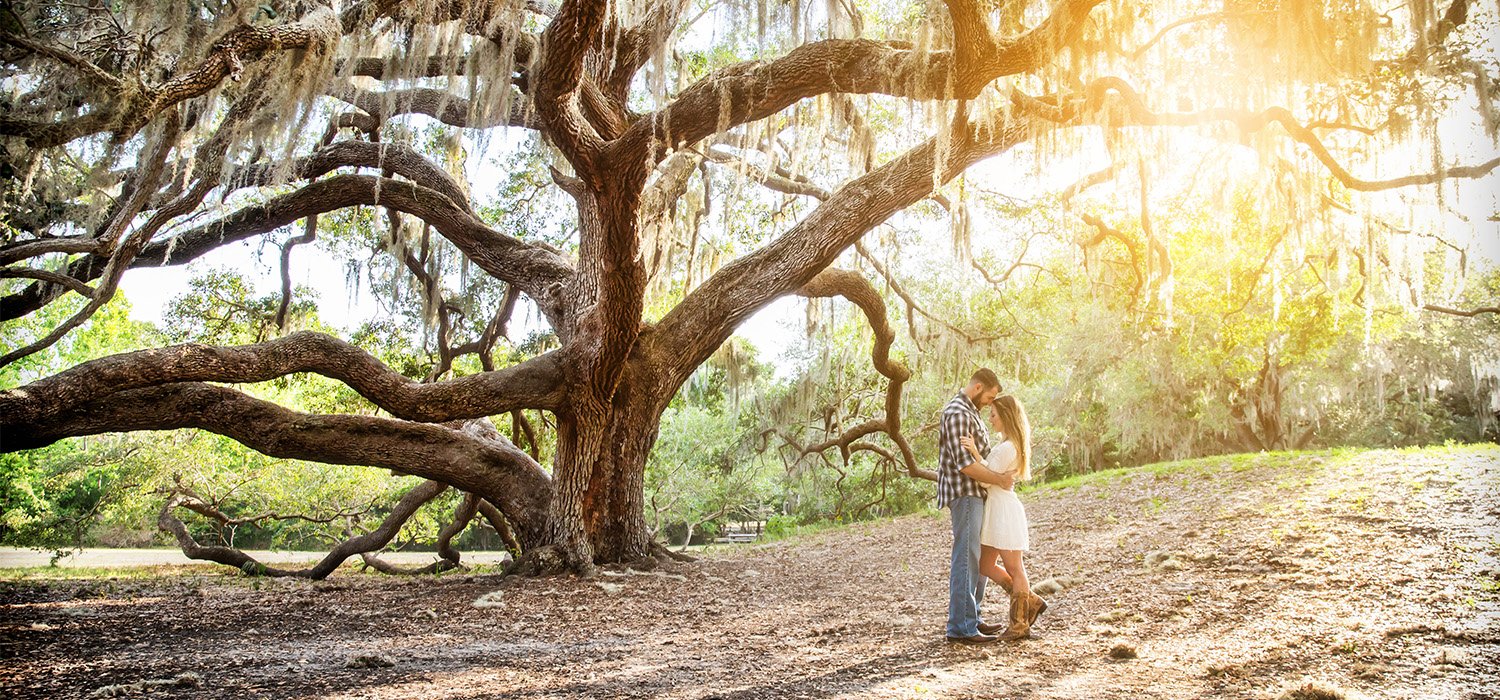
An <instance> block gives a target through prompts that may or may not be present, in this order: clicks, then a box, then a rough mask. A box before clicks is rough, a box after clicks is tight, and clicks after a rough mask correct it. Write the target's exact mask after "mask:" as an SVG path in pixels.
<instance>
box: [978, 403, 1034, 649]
mask: <svg viewBox="0 0 1500 700" xmlns="http://www.w3.org/2000/svg"><path fill="white" fill-rule="evenodd" d="M990 427H991V428H993V429H994V430H995V431H996V433H998V435H997V436H996V441H998V442H999V444H997V445H995V446H994V447H992V448H990V455H989V458H988V459H986V458H985V456H984V455H982V454H980V453H979V450H978V448H976V447H975V445H974V441H973V439H971V438H967V437H966V438H964V439H963V440H962V441H961V442H962V443H963V446H964V449H966V450H968V452H969V454H970V456H972V457H973V458H974V464H981V465H984V466H985V467H986V468H988V469H989V470H990V471H992V472H995V473H996V474H998V475H1000V476H1009V477H1010V478H1011V481H1012V483H1014V482H1015V481H1024V480H1026V479H1027V478H1029V477H1030V476H1031V424H1030V422H1029V421H1027V420H1026V409H1025V408H1024V407H1022V406H1021V402H1020V401H1018V400H1016V397H1014V396H1009V395H1006V396H1001V397H1000V398H998V399H995V402H994V403H993V404H991V406H990ZM988 489H989V494H988V496H986V498H985V501H984V529H983V530H982V531H981V533H980V536H979V542H980V547H979V552H980V554H979V571H980V573H982V574H984V575H985V576H987V577H989V579H990V580H991V581H994V582H995V583H997V584H999V585H1000V587H1001V588H1003V589H1005V592H1006V593H1009V594H1010V620H1009V626H1008V627H1007V628H1006V630H1005V633H1004V634H1002V635H1000V638H1001V639H1003V640H1005V641H1014V640H1017V639H1023V638H1025V637H1029V636H1031V625H1032V623H1034V622H1036V618H1037V616H1039V615H1041V614H1042V612H1043V611H1045V610H1046V609H1047V602H1046V601H1044V600H1042V599H1041V597H1040V596H1037V595H1036V594H1034V593H1032V592H1031V584H1030V582H1029V581H1027V580H1026V565H1025V564H1024V563H1023V562H1022V561H1021V556H1022V553H1023V552H1025V551H1026V550H1027V549H1029V548H1030V544H1031V542H1030V537H1029V535H1028V532H1027V530H1028V526H1027V523H1026V509H1025V508H1024V507H1022V506H1021V500H1020V499H1019V498H1016V492H1015V491H1014V490H1012V489H1010V488H1004V487H1001V486H996V485H993V484H991V485H989V486H988ZM997 560H998V563H997ZM1002 564H1003V565H1004V568H1001V565H1002Z"/></svg>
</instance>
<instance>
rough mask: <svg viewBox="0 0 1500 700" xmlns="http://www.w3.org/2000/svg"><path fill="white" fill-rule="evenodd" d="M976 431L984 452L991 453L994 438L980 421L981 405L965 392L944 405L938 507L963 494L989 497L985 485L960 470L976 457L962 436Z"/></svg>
mask: <svg viewBox="0 0 1500 700" xmlns="http://www.w3.org/2000/svg"><path fill="white" fill-rule="evenodd" d="M965 435H972V436H973V437H974V444H975V446H977V447H978V448H979V453H980V454H989V452H990V438H989V434H988V432H987V431H986V430H985V429H984V424H982V423H980V422H979V409H977V408H975V407H974V402H973V401H970V400H969V397H967V396H965V395H964V393H963V392H961V391H960V392H958V396H955V397H953V400H952V401H949V402H948V405H947V406H945V407H944V408H943V418H942V423H941V424H940V425H939V427H938V492H937V496H938V507H939V508H942V507H944V506H946V505H948V504H949V503H951V502H953V500H954V499H957V498H958V497H959V496H978V497H980V498H984V497H985V490H984V485H983V484H980V483H979V482H977V481H975V480H973V479H970V478H969V477H967V476H964V475H963V474H962V473H960V472H959V471H958V470H959V469H962V468H963V467H965V466H967V465H968V464H969V463H970V462H972V461H973V459H972V458H971V457H970V455H969V452H968V450H965V449H964V446H963V445H961V444H959V442H958V439H959V438H961V437H963V436H965Z"/></svg>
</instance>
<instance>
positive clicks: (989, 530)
mask: <svg viewBox="0 0 1500 700" xmlns="http://www.w3.org/2000/svg"><path fill="white" fill-rule="evenodd" d="M988 466H989V468H990V471H993V472H998V473H1000V474H1004V473H1006V472H1014V471H1015V470H1016V446H1015V445H1012V444H1010V441H1006V442H1002V443H1000V444H999V445H996V446H995V449H992V450H990V458H989V464H988ZM986 488H988V489H989V495H988V496H987V497H985V499H984V528H983V529H982V530H980V533H979V542H980V543H981V544H983V545H984V546H986V547H994V548H996V549H1018V550H1022V551H1025V550H1027V549H1029V548H1030V545H1031V538H1030V536H1029V535H1028V534H1027V525H1026V509H1025V508H1024V507H1022V506H1021V499H1019V498H1016V492H1015V491H1012V490H1010V489H1002V488H1000V487H999V486H995V485H994V484H989V485H987V486H986Z"/></svg>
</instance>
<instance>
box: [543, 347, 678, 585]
mask: <svg viewBox="0 0 1500 700" xmlns="http://www.w3.org/2000/svg"><path fill="white" fill-rule="evenodd" d="M655 376H656V372H655V371H653V369H652V368H651V367H650V363H649V362H648V361H646V360H644V359H640V358H636V359H633V361H632V362H631V363H630V364H629V366H628V367H627V369H626V371H625V373H624V376H623V377H622V378H621V380H620V382H619V384H618V385H617V386H616V390H615V395H614V397H613V400H612V401H611V402H610V404H609V405H608V406H589V407H587V410H586V411H578V412H575V413H573V414H570V415H565V416H560V417H559V419H558V443H557V450H558V457H557V461H556V463H555V465H554V472H553V475H554V478H553V483H554V491H553V498H552V508H551V511H550V513H549V518H550V522H549V523H548V528H547V531H548V533H549V537H550V541H549V542H548V545H549V546H548V547H547V548H544V550H546V551H543V552H540V553H539V554H538V555H537V556H536V557H534V559H535V560H536V561H535V562H534V563H533V565H534V567H535V569H536V571H535V573H545V572H546V571H547V570H549V569H554V568H561V569H571V570H575V571H581V572H585V573H587V572H588V571H590V570H592V568H593V566H594V565H596V564H604V563H629V562H633V561H637V560H640V559H643V558H645V557H648V556H651V554H652V551H653V549H654V546H653V542H652V538H651V531H650V529H649V528H648V527H647V525H646V518H645V503H644V482H645V472H646V459H647V457H649V456H650V453H651V447H652V446H653V445H654V444H655V442H656V433H657V429H658V427H659V426H660V421H661V414H662V411H663V410H664V408H665V406H666V404H667V402H668V401H669V400H670V399H671V390H670V389H664V388H663V387H661V386H659V385H658V384H657V383H656V382H655V381H653V379H654V377H655Z"/></svg>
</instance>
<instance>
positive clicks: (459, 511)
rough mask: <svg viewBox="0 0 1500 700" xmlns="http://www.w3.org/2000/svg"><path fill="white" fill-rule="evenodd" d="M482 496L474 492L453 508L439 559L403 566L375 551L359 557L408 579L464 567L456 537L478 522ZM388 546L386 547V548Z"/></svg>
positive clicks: (442, 533)
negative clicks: (472, 523)
mask: <svg viewBox="0 0 1500 700" xmlns="http://www.w3.org/2000/svg"><path fill="white" fill-rule="evenodd" d="M479 500H480V499H479V497H478V496H475V495H474V494H472V493H466V494H464V497H463V499H462V500H460V501H459V503H458V507H456V508H454V509H453V518H452V519H450V520H449V521H448V524H446V525H444V526H443V529H442V530H440V531H438V538H437V553H438V560H437V561H435V562H432V563H431V564H428V565H427V566H422V567H414V568H407V567H400V566H396V565H394V564H391V563H389V562H386V561H384V560H382V559H381V558H380V555H378V554H376V553H375V552H374V551H373V550H372V551H366V552H360V554H359V556H360V559H361V560H362V561H364V563H365V565H366V566H368V567H370V568H372V569H374V570H376V571H379V572H380V573H382V574H397V575H405V576H420V575H423V574H438V573H442V572H444V571H451V570H453V569H458V568H462V566H463V564H462V563H461V561H460V559H461V558H462V556H463V555H462V553H460V552H459V551H458V549H457V548H455V547H454V546H453V538H455V537H457V536H459V535H460V534H462V533H463V531H464V530H465V529H467V528H468V527H469V523H470V522H471V521H473V520H474V515H475V514H476V513H477V512H478V511H479ZM382 546H384V545H382Z"/></svg>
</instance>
